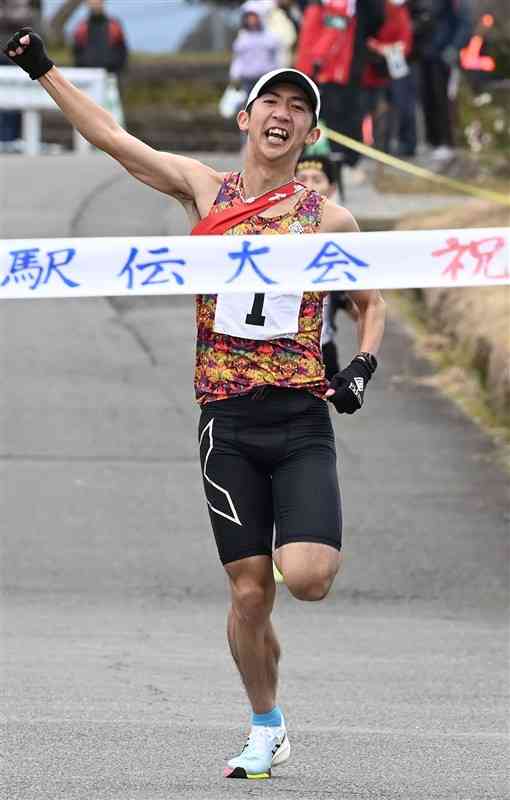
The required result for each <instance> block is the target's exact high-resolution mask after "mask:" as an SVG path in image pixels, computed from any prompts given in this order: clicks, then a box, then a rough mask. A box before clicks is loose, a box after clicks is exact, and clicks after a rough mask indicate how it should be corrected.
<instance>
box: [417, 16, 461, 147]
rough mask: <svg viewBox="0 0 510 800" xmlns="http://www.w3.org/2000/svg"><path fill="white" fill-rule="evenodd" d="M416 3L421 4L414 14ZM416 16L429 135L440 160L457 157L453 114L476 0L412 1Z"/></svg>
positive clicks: (431, 145)
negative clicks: (456, 84)
mask: <svg viewBox="0 0 510 800" xmlns="http://www.w3.org/2000/svg"><path fill="white" fill-rule="evenodd" d="M413 5H418V6H419V13H418V11H417V10H416V11H415V14H413ZM411 15H412V16H415V24H416V30H415V56H416V59H417V61H418V64H419V68H420V93H421V103H422V107H423V115H424V120H425V137H426V140H427V143H428V144H429V146H430V147H431V148H432V154H431V157H432V158H433V159H434V160H435V161H438V162H441V161H447V160H448V159H450V158H451V157H452V156H453V147H454V137H453V117H454V102H455V95H456V91H455V87H454V86H453V85H452V78H453V79H454V76H455V72H454V71H455V70H457V69H458V66H459V54H460V51H461V49H462V48H463V47H465V46H466V44H467V43H468V41H469V38H470V36H471V33H472V30H473V21H472V16H473V0H426V2H425V0H421V2H420V3H418V4H416V0H414V2H413V0H411Z"/></svg>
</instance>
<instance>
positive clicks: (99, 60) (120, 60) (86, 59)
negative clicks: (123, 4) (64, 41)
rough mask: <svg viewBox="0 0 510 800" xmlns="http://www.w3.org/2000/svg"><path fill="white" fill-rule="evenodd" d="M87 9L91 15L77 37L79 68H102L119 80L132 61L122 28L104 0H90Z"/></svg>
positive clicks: (77, 32)
mask: <svg viewBox="0 0 510 800" xmlns="http://www.w3.org/2000/svg"><path fill="white" fill-rule="evenodd" d="M87 5H88V7H89V10H90V14H89V16H88V18H87V19H85V20H83V21H82V22H80V24H79V25H78V27H77V28H76V30H75V32H74V34H73V53H74V63H75V66H76V67H102V68H103V69H106V70H107V71H108V72H111V73H113V74H115V75H117V76H118V75H119V74H120V73H121V72H122V70H123V69H124V68H125V66H126V64H127V59H128V48H127V44H126V38H125V36H124V31H123V29H122V25H121V23H120V22H119V20H118V19H116V18H115V17H109V16H108V15H107V14H106V12H105V9H104V3H103V0H88V2H87Z"/></svg>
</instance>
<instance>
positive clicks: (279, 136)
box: [265, 128, 289, 142]
mask: <svg viewBox="0 0 510 800" xmlns="http://www.w3.org/2000/svg"><path fill="white" fill-rule="evenodd" d="M265 133H266V138H267V140H268V141H269V142H286V141H287V139H288V138H289V132H288V131H286V130H285V129H284V128H268V129H267V131H266V132H265Z"/></svg>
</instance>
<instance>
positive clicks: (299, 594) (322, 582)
mask: <svg viewBox="0 0 510 800" xmlns="http://www.w3.org/2000/svg"><path fill="white" fill-rule="evenodd" d="M333 578H334V575H321V574H317V573H312V574H309V575H286V576H285V583H286V584H287V587H288V589H289V591H290V593H291V594H292V595H293V596H294V597H295V598H296V600H309V601H316V600H323V599H324V598H325V597H326V595H327V594H328V592H329V590H330V589H331V585H332V583H333Z"/></svg>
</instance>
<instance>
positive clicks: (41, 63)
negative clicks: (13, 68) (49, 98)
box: [3, 28, 53, 81]
mask: <svg viewBox="0 0 510 800" xmlns="http://www.w3.org/2000/svg"><path fill="white" fill-rule="evenodd" d="M3 52H4V53H5V55H6V56H8V57H9V58H10V59H11V61H14V63H15V64H17V65H18V66H19V67H21V68H22V69H24V70H25V72H28V74H29V75H30V77H31V78H32V80H33V81H35V80H37V78H41V77H42V76H43V75H46V73H47V72H48V71H49V70H50V69H51V68H52V66H53V61H52V60H51V59H50V58H49V56H48V53H47V52H46V48H45V47H44V42H43V40H42V39H41V37H40V36H39V35H38V34H37V33H34V31H33V30H32V28H21V30H19V31H18V32H17V33H15V34H14V36H11V38H10V39H9V41H8V42H7V44H6V45H5V47H4V48H3Z"/></svg>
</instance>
